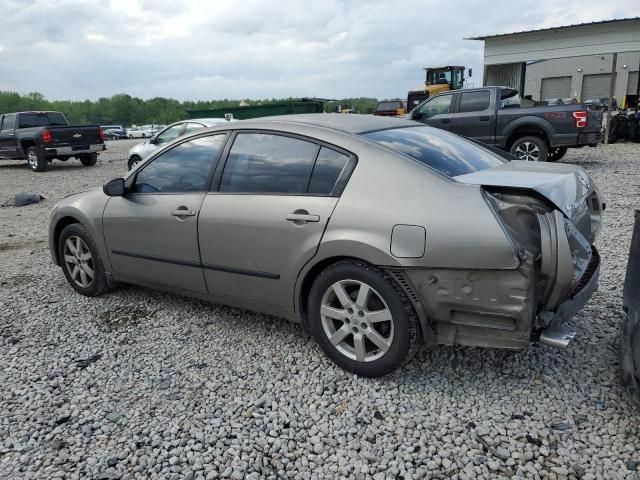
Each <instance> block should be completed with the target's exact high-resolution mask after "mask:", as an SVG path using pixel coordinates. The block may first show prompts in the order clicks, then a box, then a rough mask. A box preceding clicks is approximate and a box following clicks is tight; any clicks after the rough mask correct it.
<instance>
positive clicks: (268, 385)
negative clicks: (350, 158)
mask: <svg viewBox="0 0 640 480" xmlns="http://www.w3.org/2000/svg"><path fill="white" fill-rule="evenodd" d="M134 143H135V141H133V142H132V141H119V142H109V144H108V148H109V150H107V152H106V153H105V154H103V155H101V157H100V158H101V159H100V160H99V161H98V164H97V165H96V166H95V167H92V168H83V167H80V166H79V165H80V164H79V162H77V161H75V160H70V161H68V162H66V163H60V162H54V163H53V164H52V166H51V169H50V170H49V171H47V172H45V173H42V174H34V173H33V172H31V171H30V170H28V169H27V168H26V167H24V166H22V165H18V164H17V163H15V162H13V165H14V166H12V162H4V161H3V162H2V167H3V168H2V178H1V179H0V203H2V202H3V201H4V200H5V199H9V198H12V196H13V195H15V194H16V193H19V192H21V191H33V190H34V182H37V187H38V188H37V191H39V192H41V193H42V195H43V196H44V197H45V200H43V201H42V202H40V203H38V204H36V205H29V206H25V207H21V208H20V209H15V208H12V207H8V208H2V209H0V312H2V314H1V315H0V349H2V354H1V355H0V372H2V378H1V379H2V389H1V393H0V399H1V400H0V402H1V403H0V406H1V407H2V408H1V409H0V410H1V411H2V416H0V478H40V477H41V478H135V479H143V478H168V479H171V478H176V479H178V478H193V479H203V480H205V479H206V480H215V479H218V478H220V477H224V478H234V479H236V478H238V479H240V478H246V479H250V480H254V479H262V478H266V479H276V478H292V479H305V480H306V479H318V480H320V479H326V478H374V480H383V479H386V478H400V477H402V478H405V479H409V478H415V479H418V478H458V479H460V480H462V479H474V478H507V477H513V476H515V475H524V476H530V477H533V478H535V477H536V476H537V477H538V478H549V479H553V478H556V479H558V478H561V477H563V476H565V477H567V478H571V477H572V476H575V477H581V478H582V479H596V478H633V477H632V476H633V475H635V474H636V471H635V470H636V469H637V467H638V465H637V460H638V452H639V451H640V438H639V437H638V435H637V434H636V433H637V432H636V430H637V428H636V427H637V424H636V423H635V419H637V415H638V413H637V409H635V408H634V407H633V406H631V405H630V404H629V403H628V402H627V400H626V399H625V398H624V396H623V392H622V389H621V388H620V386H619V384H618V382H617V380H616V379H617V353H618V352H617V346H616V345H617V343H616V342H617V338H618V335H619V326H620V322H621V320H622V318H623V317H622V303H621V294H622V282H623V280H624V273H625V267H626V255H627V252H628V247H629V240H630V232H631V224H632V210H633V209H634V208H640V196H638V194H637V193H638V191H637V189H638V186H637V183H638V181H637V172H638V167H639V165H640V164H639V163H638V158H639V156H640V145H636V144H615V145H612V146H606V147H598V148H595V149H591V148H585V149H579V150H573V151H570V152H569V153H568V154H567V156H566V157H565V160H566V161H567V162H568V163H573V164H577V165H581V166H582V167H583V168H585V169H586V170H587V171H588V172H589V174H590V175H591V176H592V177H593V179H594V181H595V182H596V183H597V185H598V187H599V188H600V191H601V193H602V194H603V195H604V199H605V201H606V203H607V209H606V211H605V214H604V219H605V220H604V224H603V227H602V232H601V235H600V238H599V240H598V242H597V246H598V248H599V249H600V251H601V254H602V258H603V265H602V269H601V283H600V288H599V290H598V292H596V294H595V296H594V298H593V299H592V300H591V302H589V304H588V305H587V307H586V308H585V309H584V310H583V311H582V312H580V313H579V314H578V315H577V316H576V317H575V318H574V319H572V320H571V321H570V322H569V324H570V326H571V327H572V328H574V329H575V330H576V331H577V332H578V334H577V337H576V339H575V341H574V342H573V343H572V344H571V346H570V347H569V348H568V349H567V350H564V351H560V350H554V349H551V348H547V347H543V346H538V347H531V348H528V349H527V350H524V351H521V352H508V351H499V350H490V349H480V348H477V349H475V348H462V347H454V348H450V347H430V348H428V349H424V350H423V351H421V352H420V353H419V354H418V355H417V356H416V358H415V359H414V360H412V361H411V362H410V363H409V364H408V365H406V366H405V367H403V368H402V369H400V370H398V371H396V372H393V373H392V374H390V375H388V376H386V377H384V378H381V379H365V378H357V377H354V376H352V375H350V374H348V373H346V372H344V371H342V370H340V369H339V368H338V367H336V366H335V365H334V364H332V363H331V362H330V361H329V360H328V359H327V358H326V357H325V356H324V355H323V354H322V353H321V351H320V350H319V348H318V347H317V346H316V344H315V343H314V342H313V341H311V340H310V339H309V337H308V335H307V334H305V333H304V332H303V331H302V329H301V328H300V327H299V326H298V325H294V324H290V323H288V322H286V321H283V320H279V319H274V318H271V317H267V316H265V315H256V314H252V313H250V312H246V311H242V310H237V309H233V308H227V307H222V306H219V305H211V304H207V303H204V302H200V301H197V300H192V299H187V298H183V297H180V296H177V295H170V294H166V293H162V292H156V291H151V290H146V289H142V288H136V287H122V288H118V289H116V290H113V291H112V292H110V293H109V294H107V295H105V296H103V297H100V298H97V299H92V298H86V297H82V296H80V295H78V294H76V293H75V292H74V291H73V290H72V289H71V288H70V287H69V286H68V285H67V284H66V281H65V280H64V278H63V275H62V272H61V271H60V269H59V268H57V267H54V266H53V265H52V264H51V260H50V255H49V252H48V248H47V243H46V242H47V231H46V227H47V221H48V214H49V210H50V208H51V207H52V206H53V204H54V203H55V202H56V201H57V200H58V199H60V198H62V197H63V196H65V195H68V194H70V193H73V192H75V191H79V190H83V189H86V188H89V187H91V186H94V185H100V184H101V183H104V182H106V181H107V180H109V179H111V178H114V177H116V176H121V175H123V174H124V173H125V172H126V165H125V161H124V158H125V155H126V151H127V150H128V148H130V146H132V145H133V144H134ZM18 212H19V215H20V216H18ZM163 382H164V383H163ZM569 427H570V428H569ZM482 459H484V461H481V460H482ZM36 472H37V473H36Z"/></svg>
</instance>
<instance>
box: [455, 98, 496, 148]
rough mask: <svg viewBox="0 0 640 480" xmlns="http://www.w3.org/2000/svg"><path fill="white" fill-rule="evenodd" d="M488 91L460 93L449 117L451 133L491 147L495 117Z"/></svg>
mask: <svg viewBox="0 0 640 480" xmlns="http://www.w3.org/2000/svg"><path fill="white" fill-rule="evenodd" d="M491 95H493V93H492V92H491V91H490V90H475V91H474V90H472V91H468V92H465V91H461V92H459V93H458V97H459V98H458V101H457V105H458V106H457V108H456V110H455V112H454V113H453V114H452V115H451V131H452V132H454V133H457V134H459V135H463V136H465V137H469V138H473V139H475V140H479V141H481V142H483V143H486V144H489V145H492V144H493V143H494V132H495V120H496V115H495V112H494V111H493V109H492V108H491V105H495V99H494V102H493V103H492V102H491Z"/></svg>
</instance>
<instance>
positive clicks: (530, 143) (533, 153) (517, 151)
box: [509, 137, 549, 162]
mask: <svg viewBox="0 0 640 480" xmlns="http://www.w3.org/2000/svg"><path fill="white" fill-rule="evenodd" d="M509 151H510V152H511V154H513V155H515V156H516V157H518V158H519V159H520V160H526V161H528V162H546V161H547V157H548V156H549V148H548V147H547V143H546V142H545V141H544V140H543V139H541V138H540V137H521V138H518V139H516V141H515V142H513V144H512V145H511V148H510V149H509Z"/></svg>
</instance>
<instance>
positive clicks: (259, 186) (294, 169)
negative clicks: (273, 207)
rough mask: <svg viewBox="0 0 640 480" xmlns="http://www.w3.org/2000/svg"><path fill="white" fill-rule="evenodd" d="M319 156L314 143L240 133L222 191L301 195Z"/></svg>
mask: <svg viewBox="0 0 640 480" xmlns="http://www.w3.org/2000/svg"><path fill="white" fill-rule="evenodd" d="M317 153H318V146H317V145H316V144H315V143H311V142H307V141H305V140H300V139H298V138H292V137H285V136H282V135H273V134H265V133H239V134H238V135H237V136H236V139H235V141H234V142H233V146H232V147H231V150H230V152H229V158H228V160H227V164H226V166H225V169H224V172H223V174H222V180H221V182H220V191H221V192H238V193H282V194H296V193H297V194H302V193H306V191H307V184H308V182H309V177H310V175H311V171H312V169H313V164H314V161H315V159H316V154H317Z"/></svg>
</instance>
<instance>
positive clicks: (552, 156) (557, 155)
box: [547, 147, 569, 162]
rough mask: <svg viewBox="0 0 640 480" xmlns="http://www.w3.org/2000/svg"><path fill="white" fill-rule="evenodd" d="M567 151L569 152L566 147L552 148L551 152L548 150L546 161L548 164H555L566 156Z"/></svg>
mask: <svg viewBox="0 0 640 480" xmlns="http://www.w3.org/2000/svg"><path fill="white" fill-rule="evenodd" d="M567 150H569V149H568V148H567V147H557V148H552V149H551V150H549V155H548V156H547V161H548V162H557V161H558V160H560V159H561V158H562V157H564V156H565V155H566V154H567Z"/></svg>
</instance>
